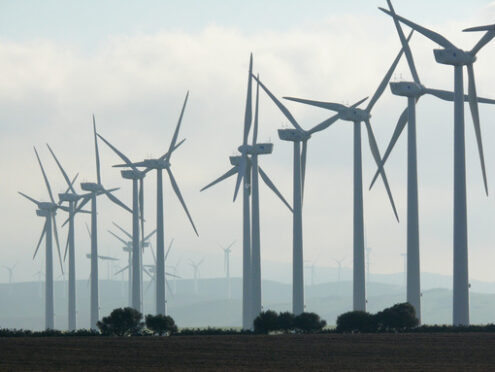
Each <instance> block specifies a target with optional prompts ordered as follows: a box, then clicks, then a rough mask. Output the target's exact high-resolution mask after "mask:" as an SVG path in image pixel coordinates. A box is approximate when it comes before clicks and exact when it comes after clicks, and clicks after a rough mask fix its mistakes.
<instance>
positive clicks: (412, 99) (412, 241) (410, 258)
mask: <svg viewBox="0 0 495 372" xmlns="http://www.w3.org/2000/svg"><path fill="white" fill-rule="evenodd" d="M387 3H388V6H389V9H390V12H391V14H393V15H395V10H394V8H393V6H392V3H391V1H390V0H387ZM394 23H395V27H396V29H397V33H398V35H399V38H400V41H401V44H402V47H403V49H404V53H405V55H406V58H407V63H408V65H409V70H410V71H411V75H412V77H413V80H414V81H412V82H409V81H401V82H392V83H390V89H391V91H392V93H393V94H394V95H397V96H403V97H406V98H407V103H408V105H407V107H406V109H405V110H404V111H403V113H402V115H401V116H400V118H399V121H398V123H397V126H396V128H395V131H394V133H393V135H392V138H391V140H390V143H389V145H388V147H387V150H386V151H385V153H384V155H383V159H382V164H381V166H384V164H385V162H386V161H387V159H388V157H389V155H390V153H391V151H392V149H393V147H394V146H395V143H396V142H397V140H398V138H399V136H400V135H401V133H402V131H403V130H404V127H405V126H406V124H407V266H408V267H407V270H406V271H407V302H409V303H410V304H411V305H413V307H414V309H415V310H416V316H417V318H418V319H419V320H420V321H421V295H420V293H421V289H420V287H421V286H420V255H419V252H420V249H419V211H418V171H417V150H416V103H417V102H418V100H419V99H420V98H421V97H422V96H423V95H425V94H431V95H433V96H435V97H438V98H440V99H442V100H444V101H450V102H452V101H454V93H453V92H448V91H445V90H438V89H430V88H426V87H425V86H424V85H422V84H421V81H420V79H419V75H418V72H417V70H416V66H415V64H414V59H413V55H412V53H411V49H410V47H409V44H408V42H407V41H406V38H405V36H404V32H403V31H402V27H401V25H400V23H399V21H398V20H397V18H394ZM464 100H465V101H469V96H467V95H464ZM477 100H478V102H484V103H492V104H493V103H495V101H494V100H489V99H484V98H478V99H477ZM480 143H481V142H480ZM377 177H378V171H377V173H376V174H375V176H374V178H373V181H372V182H371V186H370V189H371V187H373V184H374V182H375V180H376V179H377Z"/></svg>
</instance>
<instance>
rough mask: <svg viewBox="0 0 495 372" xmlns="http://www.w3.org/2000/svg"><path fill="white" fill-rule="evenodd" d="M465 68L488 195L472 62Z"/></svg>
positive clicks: (486, 188)
mask: <svg viewBox="0 0 495 372" xmlns="http://www.w3.org/2000/svg"><path fill="white" fill-rule="evenodd" d="M467 69H468V77H469V81H468V84H469V85H468V95H469V107H470V108H471V115H472V117H473V125H474V133H475V134H476V142H477V144H478V154H479V156H480V162H481V172H482V174H483V183H484V185H485V192H486V195H487V196H488V181H487V179H486V169H485V156H484V155H483V141H482V139H481V125H480V114H479V111H478V101H477V99H476V82H475V79H474V68H473V65H472V64H470V65H468V66H467Z"/></svg>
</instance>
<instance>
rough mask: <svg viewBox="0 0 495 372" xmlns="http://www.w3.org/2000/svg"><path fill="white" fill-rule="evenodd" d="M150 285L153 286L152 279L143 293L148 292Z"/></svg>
mask: <svg viewBox="0 0 495 372" xmlns="http://www.w3.org/2000/svg"><path fill="white" fill-rule="evenodd" d="M152 285H153V278H152V280H150V282H149V284H148V285H147V286H146V289H145V290H144V293H148V291H149V290H150V288H151V286H152Z"/></svg>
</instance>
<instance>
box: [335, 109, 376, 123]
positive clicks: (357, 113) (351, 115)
mask: <svg viewBox="0 0 495 372" xmlns="http://www.w3.org/2000/svg"><path fill="white" fill-rule="evenodd" d="M339 115H340V118H341V119H342V120H345V121H353V122H362V121H367V120H369V119H370V118H371V114H370V113H369V112H368V111H366V110H362V109H358V108H353V107H349V108H348V109H345V110H342V111H340V112H339Z"/></svg>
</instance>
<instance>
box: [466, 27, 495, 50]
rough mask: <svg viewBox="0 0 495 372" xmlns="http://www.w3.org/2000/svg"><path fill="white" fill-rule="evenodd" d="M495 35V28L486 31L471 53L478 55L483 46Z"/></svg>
mask: <svg viewBox="0 0 495 372" xmlns="http://www.w3.org/2000/svg"><path fill="white" fill-rule="evenodd" d="M494 37H495V30H494V29H492V30H490V31H488V32H486V33H485V34H484V35H483V36H482V37H481V39H480V40H479V41H478V42H477V43H476V45H475V46H474V47H473V49H472V50H471V54H473V55H476V54H477V53H478V52H479V51H480V50H481V48H483V47H484V46H485V45H486V44H488V43H489V42H490V41H491V40H492V39H493V38H494Z"/></svg>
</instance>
